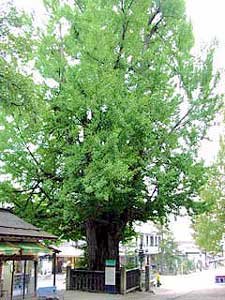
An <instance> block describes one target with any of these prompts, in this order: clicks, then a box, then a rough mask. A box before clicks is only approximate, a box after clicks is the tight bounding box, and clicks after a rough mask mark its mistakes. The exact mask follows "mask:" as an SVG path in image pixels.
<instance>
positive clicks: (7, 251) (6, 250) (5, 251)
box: [0, 243, 20, 255]
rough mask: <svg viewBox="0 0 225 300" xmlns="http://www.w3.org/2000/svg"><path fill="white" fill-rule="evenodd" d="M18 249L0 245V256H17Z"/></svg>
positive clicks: (6, 244) (9, 244) (11, 245)
mask: <svg viewBox="0 0 225 300" xmlns="http://www.w3.org/2000/svg"><path fill="white" fill-rule="evenodd" d="M17 254H20V249H19V248H18V247H16V246H15V245H13V244H11V243H0V255H17Z"/></svg>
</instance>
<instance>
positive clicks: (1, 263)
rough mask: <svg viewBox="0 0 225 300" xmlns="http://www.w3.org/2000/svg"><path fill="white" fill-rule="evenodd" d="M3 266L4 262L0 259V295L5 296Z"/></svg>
mask: <svg viewBox="0 0 225 300" xmlns="http://www.w3.org/2000/svg"><path fill="white" fill-rule="evenodd" d="M2 268H3V262H2V261H0V297H2V296H3V292H2V290H3V279H2Z"/></svg>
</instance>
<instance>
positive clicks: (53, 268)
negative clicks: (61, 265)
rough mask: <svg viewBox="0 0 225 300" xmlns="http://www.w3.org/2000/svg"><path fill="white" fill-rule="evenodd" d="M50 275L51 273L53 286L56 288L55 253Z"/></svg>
mask: <svg viewBox="0 0 225 300" xmlns="http://www.w3.org/2000/svg"><path fill="white" fill-rule="evenodd" d="M52 273H53V285H54V286H56V252H54V253H53V266H52Z"/></svg>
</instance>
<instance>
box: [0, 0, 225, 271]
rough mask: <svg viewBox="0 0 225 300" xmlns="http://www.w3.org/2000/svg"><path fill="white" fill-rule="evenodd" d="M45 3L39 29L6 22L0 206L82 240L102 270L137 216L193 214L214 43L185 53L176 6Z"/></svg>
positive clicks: (185, 30)
mask: <svg viewBox="0 0 225 300" xmlns="http://www.w3.org/2000/svg"><path fill="white" fill-rule="evenodd" d="M44 4H45V8H46V25H45V26H43V27H39V28H37V26H36V25H35V20H33V21H32V18H28V17H25V16H22V17H21V18H20V17H19V20H20V23H19V24H18V25H17V24H16V22H14V23H13V22H11V23H12V24H11V23H10V22H9V23H7V22H6V23H5V24H4V26H5V28H6V29H7V30H6V32H4V37H5V39H3V41H2V43H1V48H2V49H3V51H2V52H1V57H0V59H1V66H3V67H4V68H3V69H2V70H3V72H2V71H1V72H2V73H1V77H0V80H1V103H0V105H1V115H0V119H1V124H2V127H1V129H2V130H1V131H0V141H1V142H0V155H1V156H0V159H1V161H2V166H1V170H0V173H1V174H2V176H5V180H4V181H3V182H2V183H1V186H0V193H1V201H3V202H4V201H5V202H7V203H12V204H13V205H14V207H15V210H16V211H17V212H18V213H19V214H20V215H22V216H23V217H25V218H26V219H27V220H29V221H32V222H33V223H35V224H37V225H39V226H42V227H44V228H45V229H49V230H51V231H52V232H54V233H55V234H58V235H59V236H61V237H63V238H70V239H74V238H78V237H81V236H86V238H87V242H88V249H89V250H88V251H89V252H88V254H89V267H90V268H92V269H93V268H97V269H101V268H102V266H103V265H104V259H105V258H107V257H110V258H117V256H118V243H119V241H121V240H123V238H124V235H125V231H126V227H127V226H128V227H132V224H133V222H135V221H136V220H139V221H146V220H149V219H151V220H162V219H165V218H167V216H168V215H169V214H170V213H176V214H177V213H179V210H180V208H182V207H186V209H187V210H188V211H189V212H190V213H191V212H193V211H195V210H196V209H198V208H199V206H200V202H199V201H198V198H197V196H198V193H199V189H200V188H201V186H202V185H203V184H204V183H205V181H206V179H207V176H206V175H205V168H204V165H203V163H202V162H201V161H199V159H198V157H197V152H198V147H199V145H200V143H201V141H202V139H204V137H205V134H206V131H207V128H208V126H209V125H210V122H211V121H212V120H213V118H214V115H215V113H216V112H217V111H218V109H219V107H220V104H221V99H220V96H218V95H217V94H216V93H215V88H216V84H217V81H218V78H219V77H218V74H214V73H213V47H209V48H208V49H205V51H204V53H203V54H202V57H201V58H200V57H199V58H195V57H193V56H192V55H191V49H192V47H193V45H194V39H193V34H192V27H191V24H190V23H189V22H188V21H187V18H186V15H185V5H184V1H183V0H162V1H157V0H152V1H150V0H143V1H142V4H141V5H140V3H139V1H136V0H121V1H115V0H108V1H102V0H96V1H91V0H82V1H80V0H76V1H74V4H73V5H72V4H68V3H67V2H66V1H59V0H45V1H44ZM6 14H7V12H6ZM8 19H9V20H12V18H11V16H10V14H8ZM15 27H17V28H19V29H17V30H19V32H20V34H19V35H18V34H16V32H18V31H16V32H15V30H14V29H15ZM22 38H25V41H24V51H23V48H22V49H21V42H22V43H23V39H22ZM21 39H22V40H21ZM11 41H12V42H11ZM8 45H10V46H9V47H8ZM12 49H13V50H12ZM21 50H22V51H21ZM8 76H10V77H8Z"/></svg>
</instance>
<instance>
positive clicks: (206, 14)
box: [0, 0, 225, 240]
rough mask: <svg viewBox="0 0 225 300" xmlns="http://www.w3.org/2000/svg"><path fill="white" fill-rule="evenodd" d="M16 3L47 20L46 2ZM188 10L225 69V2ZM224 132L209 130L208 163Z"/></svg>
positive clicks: (203, 0) (179, 231)
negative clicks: (211, 43)
mask: <svg viewBox="0 0 225 300" xmlns="http://www.w3.org/2000/svg"><path fill="white" fill-rule="evenodd" d="M1 1H2V0H0V2H1ZM14 1H15V2H16V4H17V5H18V6H19V7H21V8H22V7H24V8H26V9H28V10H29V11H32V10H36V11H38V15H39V21H40V22H41V19H42V18H43V19H44V16H43V12H44V10H43V8H42V4H41V3H42V0H14ZM186 8H187V14H188V16H189V17H190V18H191V21H192V24H193V31H194V35H195V41H196V48H197V49H198V48H199V47H201V46H204V44H205V43H210V42H211V41H212V40H213V39H214V38H216V39H217V40H218V42H219V47H218V49H217V51H216V60H215V66H216V68H218V69H221V68H222V69H223V68H225V0H186ZM220 119H221V118H220ZM222 130H223V128H222V127H221V126H218V125H217V126H214V127H213V128H211V129H210V130H209V136H210V138H211V139H212V141H211V142H204V144H203V145H202V147H201V150H200V156H201V157H202V158H204V159H205V160H206V161H209V162H210V161H212V159H213V158H215V156H216V153H217V150H218V145H219V143H218V142H219V135H220V134H221V133H222ZM187 223H188V222H187V221H185V218H184V217H182V218H178V221H177V224H176V225H175V224H174V225H173V226H172V227H173V231H174V234H175V237H176V239H177V240H184V237H185V239H188V240H189V239H190V238H191V234H190V230H189V226H188V225H187Z"/></svg>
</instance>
